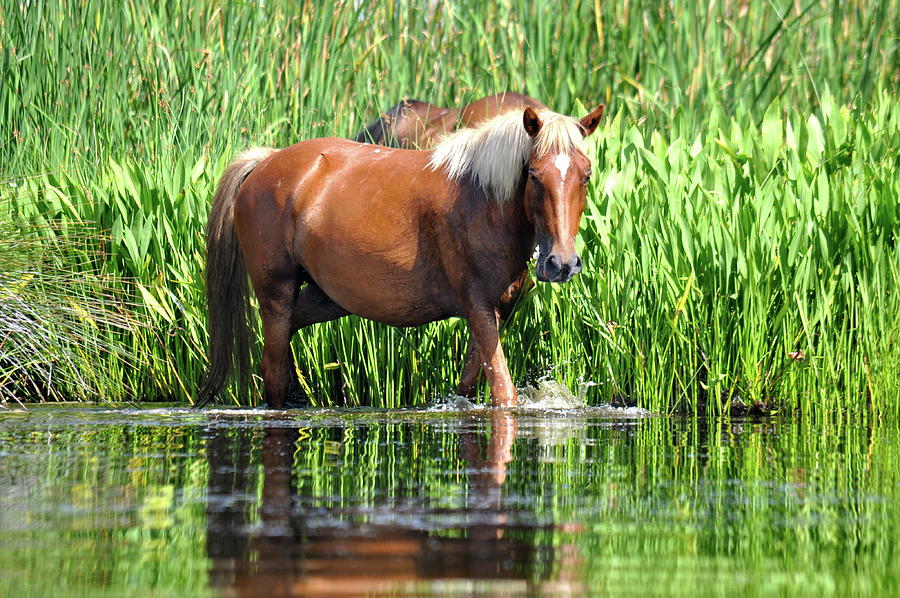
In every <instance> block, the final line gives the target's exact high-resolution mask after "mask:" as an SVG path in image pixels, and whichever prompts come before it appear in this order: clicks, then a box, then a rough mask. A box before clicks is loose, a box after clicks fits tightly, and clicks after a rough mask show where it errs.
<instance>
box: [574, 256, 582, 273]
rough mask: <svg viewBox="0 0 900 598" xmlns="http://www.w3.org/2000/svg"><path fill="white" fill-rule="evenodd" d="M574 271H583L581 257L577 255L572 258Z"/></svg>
mask: <svg viewBox="0 0 900 598" xmlns="http://www.w3.org/2000/svg"><path fill="white" fill-rule="evenodd" d="M572 272H576V273H577V272H581V258H580V257H579V256H577V255H576V256H575V257H574V258H573V259H572Z"/></svg>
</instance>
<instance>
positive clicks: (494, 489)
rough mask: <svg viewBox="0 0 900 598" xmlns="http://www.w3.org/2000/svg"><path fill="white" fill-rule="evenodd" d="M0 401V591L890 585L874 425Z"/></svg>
mask: <svg viewBox="0 0 900 598" xmlns="http://www.w3.org/2000/svg"><path fill="white" fill-rule="evenodd" d="M3 418H4V422H3V426H2V427H0V452H2V455H3V456H2V461H0V464H2V465H0V487H2V488H3V489H4V491H3V492H2V493H0V542H2V544H3V546H4V547H5V553H6V556H7V558H6V559H4V564H3V565H0V569H2V570H0V594H3V595H16V596H28V595H34V596H37V595H50V594H52V595H57V596H61V595H110V596H112V595H115V596H120V595H134V596H145V595H154V596H165V595H172V596H175V595H178V596H184V595H220V594H225V595H246V596H266V597H267V598H268V597H273V596H278V595H289V594H291V593H293V594H294V595H303V594H316V595H319V594H321V593H323V592H324V593H330V594H333V595H356V594H359V593H370V594H378V593H383V594H389V595H403V594H404V593H415V594H435V593H437V594H448V593H451V594H452V593H457V594H469V593H472V592H478V593H483V594H485V595H497V594H500V595H522V594H535V593H539V594H543V595H555V594H566V593H574V594H582V593H584V592H592V593H607V594H611V595H633V594H654V593H657V594H661V595H695V594H697V593H700V594H706V595H735V594H738V595H751V596H752V595H771V594H772V593H773V592H776V593H784V594H790V595H813V594H815V595H847V594H848V593H869V594H875V595H878V594H881V595H890V594H896V593H897V592H898V591H900V572H898V571H897V568H896V566H895V564H894V563H895V560H896V554H897V547H898V540H900V532H898V529H900V528H898V523H900V509H898V498H900V471H898V467H897V463H898V456H900V435H898V429H897V426H896V425H895V424H888V423H876V424H874V425H873V426H871V427H861V426H851V425H832V426H829V427H828V428H818V427H816V426H814V425H812V424H803V425H801V424H798V423H793V422H787V421H779V420H766V421H760V422H750V421H748V422H741V423H732V424H728V425H723V426H721V427H707V426H706V425H698V424H697V423H696V422H694V421H692V420H676V419H666V418H648V419H637V420H625V419H609V418H607V417H599V416H598V413H597V412H593V411H569V412H566V413H565V414H560V413H556V414H545V413H523V412H518V413H509V412H497V411H491V410H484V411H482V412H477V413H452V412H451V413H423V412H400V413H388V412H373V411H362V412H360V411H355V412H346V411H317V412H309V411H307V412H290V413H287V414H275V415H273V414H265V413H262V412H243V413H231V414H228V413H225V412H219V413H218V414H217V413H196V412H190V411H186V410H152V411H140V410H127V411H120V410H109V409H102V410H101V409H95V408H88V407H84V406H79V407H48V408H44V407H40V408H36V409H34V410H32V411H31V412H30V413H28V414H20V413H17V414H5V415H4V416H3Z"/></svg>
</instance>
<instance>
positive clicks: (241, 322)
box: [195, 147, 275, 407]
mask: <svg viewBox="0 0 900 598" xmlns="http://www.w3.org/2000/svg"><path fill="white" fill-rule="evenodd" d="M273 152H275V149H273V148H269V147H255V148H251V149H248V150H245V151H244V152H242V153H241V154H240V155H239V156H238V157H237V158H236V159H235V160H234V161H233V162H232V163H231V164H229V165H228V168H226V169H225V174H223V175H222V178H221V179H220V180H219V187H218V189H217V190H216V196H215V198H214V199H213V203H212V207H211V208H210V211H209V220H208V221H207V223H206V302H207V306H208V308H209V313H208V316H207V322H208V327H209V370H208V371H207V373H206V378H205V379H204V380H203V384H202V385H201V386H200V391H199V393H198V395H197V402H196V403H195V407H203V406H204V405H206V404H207V403H209V402H210V401H211V400H212V399H214V398H215V396H216V395H217V394H218V393H219V392H220V391H221V390H222V388H223V387H224V386H225V384H226V383H227V382H228V378H229V376H230V375H231V371H232V368H234V367H236V368H237V371H238V380H239V382H240V388H241V389H246V388H249V385H250V341H251V337H250V325H249V318H250V317H251V315H252V314H251V312H250V295H249V289H248V286H247V268H246V266H245V265H244V256H243V254H242V253H241V247H240V244H239V243H238V239H237V234H236V233H235V231H234V199H235V197H236V196H237V193H238V189H240V187H241V184H242V183H243V182H244V179H246V178H247V176H248V175H249V174H250V173H251V172H253V169H254V168H256V167H257V165H259V163H260V162H262V161H263V160H265V159H266V158H268V157H269V156H270V155H272V153H273ZM243 392H244V391H243V390H241V391H240V394H242V393H243Z"/></svg>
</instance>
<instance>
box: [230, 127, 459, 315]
mask: <svg viewBox="0 0 900 598" xmlns="http://www.w3.org/2000/svg"><path fill="white" fill-rule="evenodd" d="M446 197H447V184H446V179H445V178H442V175H440V174H439V173H436V172H435V171H433V170H432V169H431V168H430V167H428V153H427V152H418V151H411V150H402V149H393V148H387V147H383V146H376V145H371V144H359V143H355V142H352V141H349V140H345V139H337V138H322V139H313V140H309V141H303V142H300V143H297V144H294V145H292V146H290V147H287V148H284V149H283V150H281V151H279V152H276V153H275V154H273V155H272V156H271V157H270V158H269V159H268V160H267V161H266V162H264V163H262V164H261V165H260V167H259V168H258V169H257V170H256V171H254V172H253V173H252V174H251V175H250V176H249V177H248V178H247V180H246V181H245V183H244V186H243V187H242V189H241V193H240V195H239V198H238V203H237V204H236V208H235V209H236V212H235V217H236V222H237V223H240V226H239V227H238V235H239V238H240V239H241V244H242V247H244V249H245V253H247V254H253V255H250V256H249V259H250V261H252V262H255V263H257V264H259V266H260V267H262V268H266V267H272V265H273V262H278V259H279V258H277V256H283V259H281V262H286V263H292V264H295V265H299V266H300V267H301V268H302V269H303V271H304V272H305V273H306V274H307V275H308V276H309V277H310V278H311V279H312V280H314V281H315V282H316V284H318V285H319V286H320V287H321V288H322V290H323V291H324V292H325V293H326V294H327V295H328V296H329V297H330V298H331V299H332V300H333V301H334V302H335V303H337V304H338V305H340V306H341V307H343V308H344V309H346V310H347V311H350V312H351V313H355V314H357V315H361V316H363V317H368V318H371V319H374V320H378V321H382V322H386V323H390V324H395V325H415V324H420V323H423V322H426V321H431V320H435V319H440V318H442V317H446V316H447V315H453V314H454V313H455V308H454V307H453V306H451V305H450V304H448V303H447V302H443V303H442V302H441V301H439V300H438V301H436V300H435V289H437V290H438V291H439V292H442V293H446V291H447V289H446V285H447V282H446V277H445V276H444V274H443V270H442V267H441V263H440V256H439V247H440V245H441V239H440V236H441V231H439V230H434V228H435V227H433V226H431V224H433V223H434V222H435V214H434V211H435V210H436V209H441V207H442V206H444V207H446V205H447V200H446ZM281 262H278V263H281ZM275 265H276V266H277V264H275Z"/></svg>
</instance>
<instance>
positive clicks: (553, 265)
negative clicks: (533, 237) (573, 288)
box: [536, 253, 581, 282]
mask: <svg viewBox="0 0 900 598" xmlns="http://www.w3.org/2000/svg"><path fill="white" fill-rule="evenodd" d="M579 272H581V258H580V257H578V254H577V253H573V254H572V255H571V256H570V257H569V258H568V259H566V260H564V259H563V258H562V257H560V256H559V255H558V254H556V253H551V254H550V255H549V256H547V259H544V260H542V259H540V258H539V259H538V265H537V268H536V274H537V278H538V280H540V281H541V282H569V281H570V280H572V277H573V276H575V275H576V274H578V273H579Z"/></svg>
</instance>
